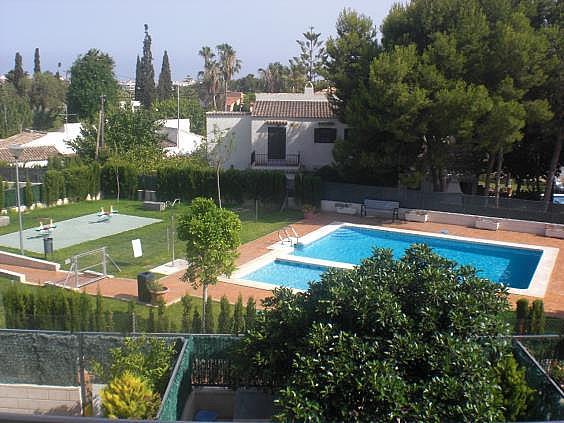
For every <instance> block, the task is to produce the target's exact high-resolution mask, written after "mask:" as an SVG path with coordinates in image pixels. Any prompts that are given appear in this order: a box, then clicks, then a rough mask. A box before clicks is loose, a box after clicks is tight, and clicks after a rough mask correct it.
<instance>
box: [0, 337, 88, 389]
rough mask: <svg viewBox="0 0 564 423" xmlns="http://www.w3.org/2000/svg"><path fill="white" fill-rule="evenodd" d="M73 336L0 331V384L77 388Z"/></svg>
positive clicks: (75, 343) (75, 354)
mask: <svg viewBox="0 0 564 423" xmlns="http://www.w3.org/2000/svg"><path fill="white" fill-rule="evenodd" d="M78 354H79V345H78V338H77V337H76V336H74V335H67V334H61V333H46V332H44V333H40V332H27V333H26V332H5V331H0V383H29V384H37V385H57V386H77V385H79V381H78V359H77V357H78Z"/></svg>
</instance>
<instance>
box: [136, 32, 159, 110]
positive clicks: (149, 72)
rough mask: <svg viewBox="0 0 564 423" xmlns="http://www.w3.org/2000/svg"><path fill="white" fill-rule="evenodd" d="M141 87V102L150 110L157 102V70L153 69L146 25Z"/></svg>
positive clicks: (149, 38) (149, 37) (149, 39)
mask: <svg viewBox="0 0 564 423" xmlns="http://www.w3.org/2000/svg"><path fill="white" fill-rule="evenodd" d="M140 74H141V75H140V80H141V84H140V86H139V88H140V93H139V101H141V104H142V105H143V107H145V108H146V109H150V108H151V105H152V104H153V101H154V100H155V94H156V89H155V68H153V54H152V53H151V36H150V35H149V26H148V25H147V24H145V39H144V40H143V56H142V57H141V69H140Z"/></svg>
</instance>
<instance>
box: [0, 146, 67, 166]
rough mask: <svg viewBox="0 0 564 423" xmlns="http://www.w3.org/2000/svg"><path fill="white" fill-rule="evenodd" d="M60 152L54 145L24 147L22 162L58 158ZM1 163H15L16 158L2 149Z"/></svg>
mask: <svg viewBox="0 0 564 423" xmlns="http://www.w3.org/2000/svg"><path fill="white" fill-rule="evenodd" d="M58 155H59V151H58V150H57V149H56V148H55V147H53V146H52V145H46V146H40V147H24V149H23V153H22V156H21V157H20V160H19V161H20V162H38V161H43V160H47V159H48V158H49V157H52V156H58ZM0 161H3V162H8V163H14V162H15V160H14V157H13V156H12V155H11V154H10V151H9V150H8V148H5V147H2V148H0Z"/></svg>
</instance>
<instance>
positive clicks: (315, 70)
mask: <svg viewBox="0 0 564 423" xmlns="http://www.w3.org/2000/svg"><path fill="white" fill-rule="evenodd" d="M302 35H303V36H304V40H297V41H296V42H297V43H298V45H299V46H300V51H301V53H300V55H299V56H298V57H294V60H293V62H292V63H293V64H296V65H301V66H302V67H303V68H304V69H305V70H306V76H307V80H308V81H310V82H315V81H316V79H317V76H318V75H319V72H320V70H321V68H322V66H323V61H324V59H325V56H326V54H325V48H324V47H323V44H324V43H323V41H322V40H321V39H320V37H321V33H320V32H314V31H313V26H310V27H309V31H307V32H304V33H303V34H302Z"/></svg>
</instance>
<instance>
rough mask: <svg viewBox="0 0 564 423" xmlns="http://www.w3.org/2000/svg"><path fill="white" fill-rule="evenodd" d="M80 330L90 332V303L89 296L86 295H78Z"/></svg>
mask: <svg viewBox="0 0 564 423" xmlns="http://www.w3.org/2000/svg"><path fill="white" fill-rule="evenodd" d="M79 302H80V306H79V308H80V330H81V331H87V330H91V329H92V326H91V324H90V322H91V318H90V316H91V315H92V302H91V300H90V296H89V295H88V294H86V293H84V292H83V293H82V294H80V300H79Z"/></svg>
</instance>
